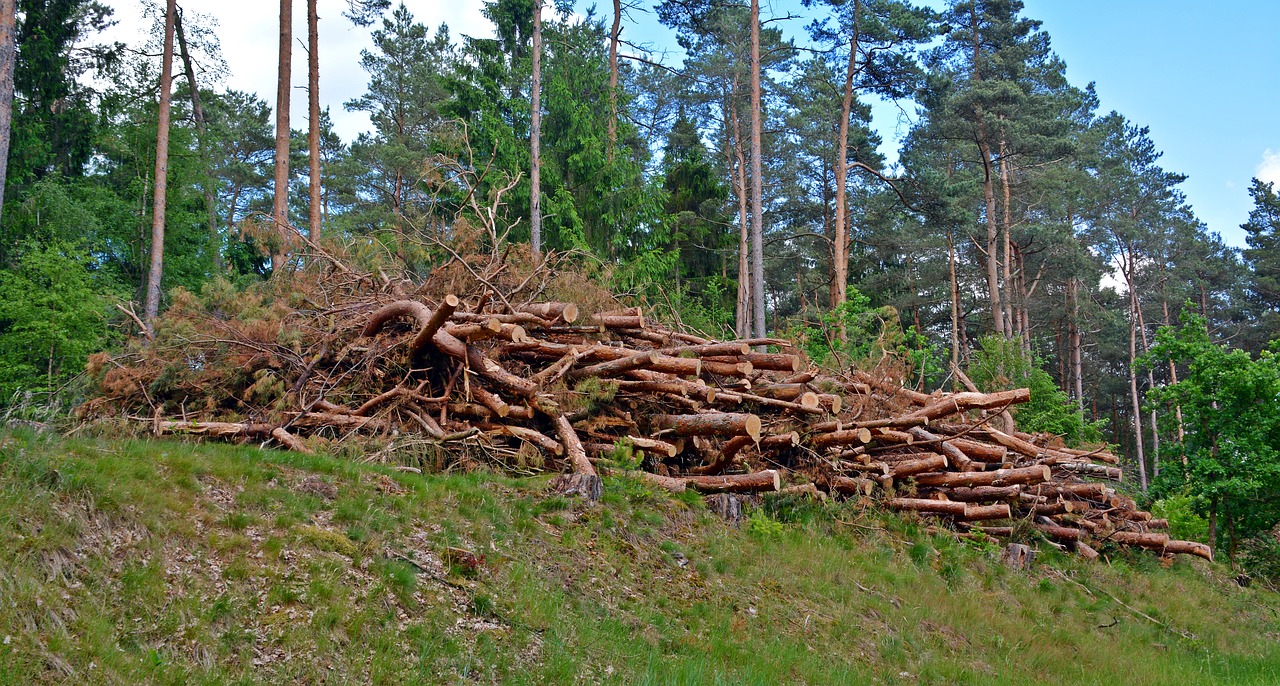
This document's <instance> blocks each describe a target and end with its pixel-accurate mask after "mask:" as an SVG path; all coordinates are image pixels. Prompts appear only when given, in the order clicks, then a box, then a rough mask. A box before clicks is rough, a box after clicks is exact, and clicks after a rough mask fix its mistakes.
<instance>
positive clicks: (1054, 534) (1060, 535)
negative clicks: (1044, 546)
mask: <svg viewBox="0 0 1280 686" xmlns="http://www.w3.org/2000/svg"><path fill="white" fill-rule="evenodd" d="M1035 527H1036V530H1037V531H1039V532H1041V533H1043V534H1044V535H1046V536H1048V537H1049V538H1052V539H1055V540H1059V541H1079V540H1080V539H1082V538H1084V531H1082V530H1080V529H1072V528H1071V527H1066V526H1058V525H1057V524H1036V525H1035Z"/></svg>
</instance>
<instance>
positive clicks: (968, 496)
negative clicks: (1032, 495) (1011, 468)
mask: <svg viewBox="0 0 1280 686" xmlns="http://www.w3.org/2000/svg"><path fill="white" fill-rule="evenodd" d="M1021 492H1022V487H1021V486H1016V485H1015V486H973V487H963V488H952V489H950V490H948V491H947V497H948V498H950V499H951V500H959V501H962V502H969V503H975V502H990V501H992V500H1016V499H1017V497H1018V494H1019V493H1021Z"/></svg>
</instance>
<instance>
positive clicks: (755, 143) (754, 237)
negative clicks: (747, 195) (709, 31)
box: [751, 0, 765, 337]
mask: <svg viewBox="0 0 1280 686" xmlns="http://www.w3.org/2000/svg"><path fill="white" fill-rule="evenodd" d="M760 69H761V66H760V0H751V299H752V305H751V312H752V322H753V324H754V326H753V330H754V331H755V335H756V336H758V337H764V335H765V308H764V183H763V180H764V177H763V172H762V170H761V167H762V164H761V155H762V148H761V142H760V136H761V132H760V129H761V120H760V117H761V105H760Z"/></svg>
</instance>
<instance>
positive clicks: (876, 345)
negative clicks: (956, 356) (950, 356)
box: [788, 287, 942, 386]
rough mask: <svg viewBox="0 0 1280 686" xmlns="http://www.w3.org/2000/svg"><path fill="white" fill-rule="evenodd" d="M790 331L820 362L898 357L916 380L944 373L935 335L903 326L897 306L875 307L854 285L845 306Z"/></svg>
mask: <svg viewBox="0 0 1280 686" xmlns="http://www.w3.org/2000/svg"><path fill="white" fill-rule="evenodd" d="M842 332H843V334H844V335H843V336H841V333H842ZM788 334H789V335H790V336H791V337H793V338H795V339H796V340H797V341H799V343H800V345H801V347H802V348H803V349H804V351H805V354H806V355H808V356H809V359H811V360H813V361H814V362H815V363H817V364H820V365H828V366H836V367H845V366H854V367H871V366H875V365H877V364H879V363H880V362H882V361H883V360H884V359H885V358H893V359H894V360H895V361H896V362H898V363H899V364H901V365H902V366H903V367H904V375H903V376H904V379H905V380H907V381H908V382H910V383H914V382H916V381H919V382H920V385H921V386H924V385H926V384H927V383H928V381H929V380H933V379H937V378H938V377H939V376H941V372H942V364H941V357H940V356H939V354H938V351H937V349H936V348H935V347H934V346H933V344H932V343H930V342H929V339H928V338H927V337H925V336H924V335H922V334H920V333H919V332H917V331H916V330H915V327H907V328H906V329H904V328H902V322H901V321H900V320H899V318H898V311H897V310H896V309H894V308H893V307H889V306H885V307H872V306H871V299H870V298H868V297H867V296H865V295H863V294H862V293H860V292H858V290H857V289H856V288H852V287H850V288H849V293H848V296H847V299H846V300H845V302H844V303H843V304H841V305H840V306H839V307H837V308H836V309H834V310H830V311H826V312H822V313H821V314H819V316H818V320H817V321H813V322H806V323H805V324H804V325H802V326H801V327H800V329H799V331H791V332H788Z"/></svg>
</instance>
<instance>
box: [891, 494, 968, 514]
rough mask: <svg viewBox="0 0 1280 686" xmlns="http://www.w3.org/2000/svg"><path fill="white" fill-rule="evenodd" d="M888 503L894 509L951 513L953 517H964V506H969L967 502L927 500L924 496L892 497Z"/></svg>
mask: <svg viewBox="0 0 1280 686" xmlns="http://www.w3.org/2000/svg"><path fill="white" fill-rule="evenodd" d="M888 504H889V507H890V508H892V509H895V510H907V511H910V512H934V513H937V514H948V515H953V516H955V517H964V511H965V508H966V507H968V506H969V503H960V502H952V501H949V500H927V499H924V498H893V499H892V500H890V501H889V503H888Z"/></svg>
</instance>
